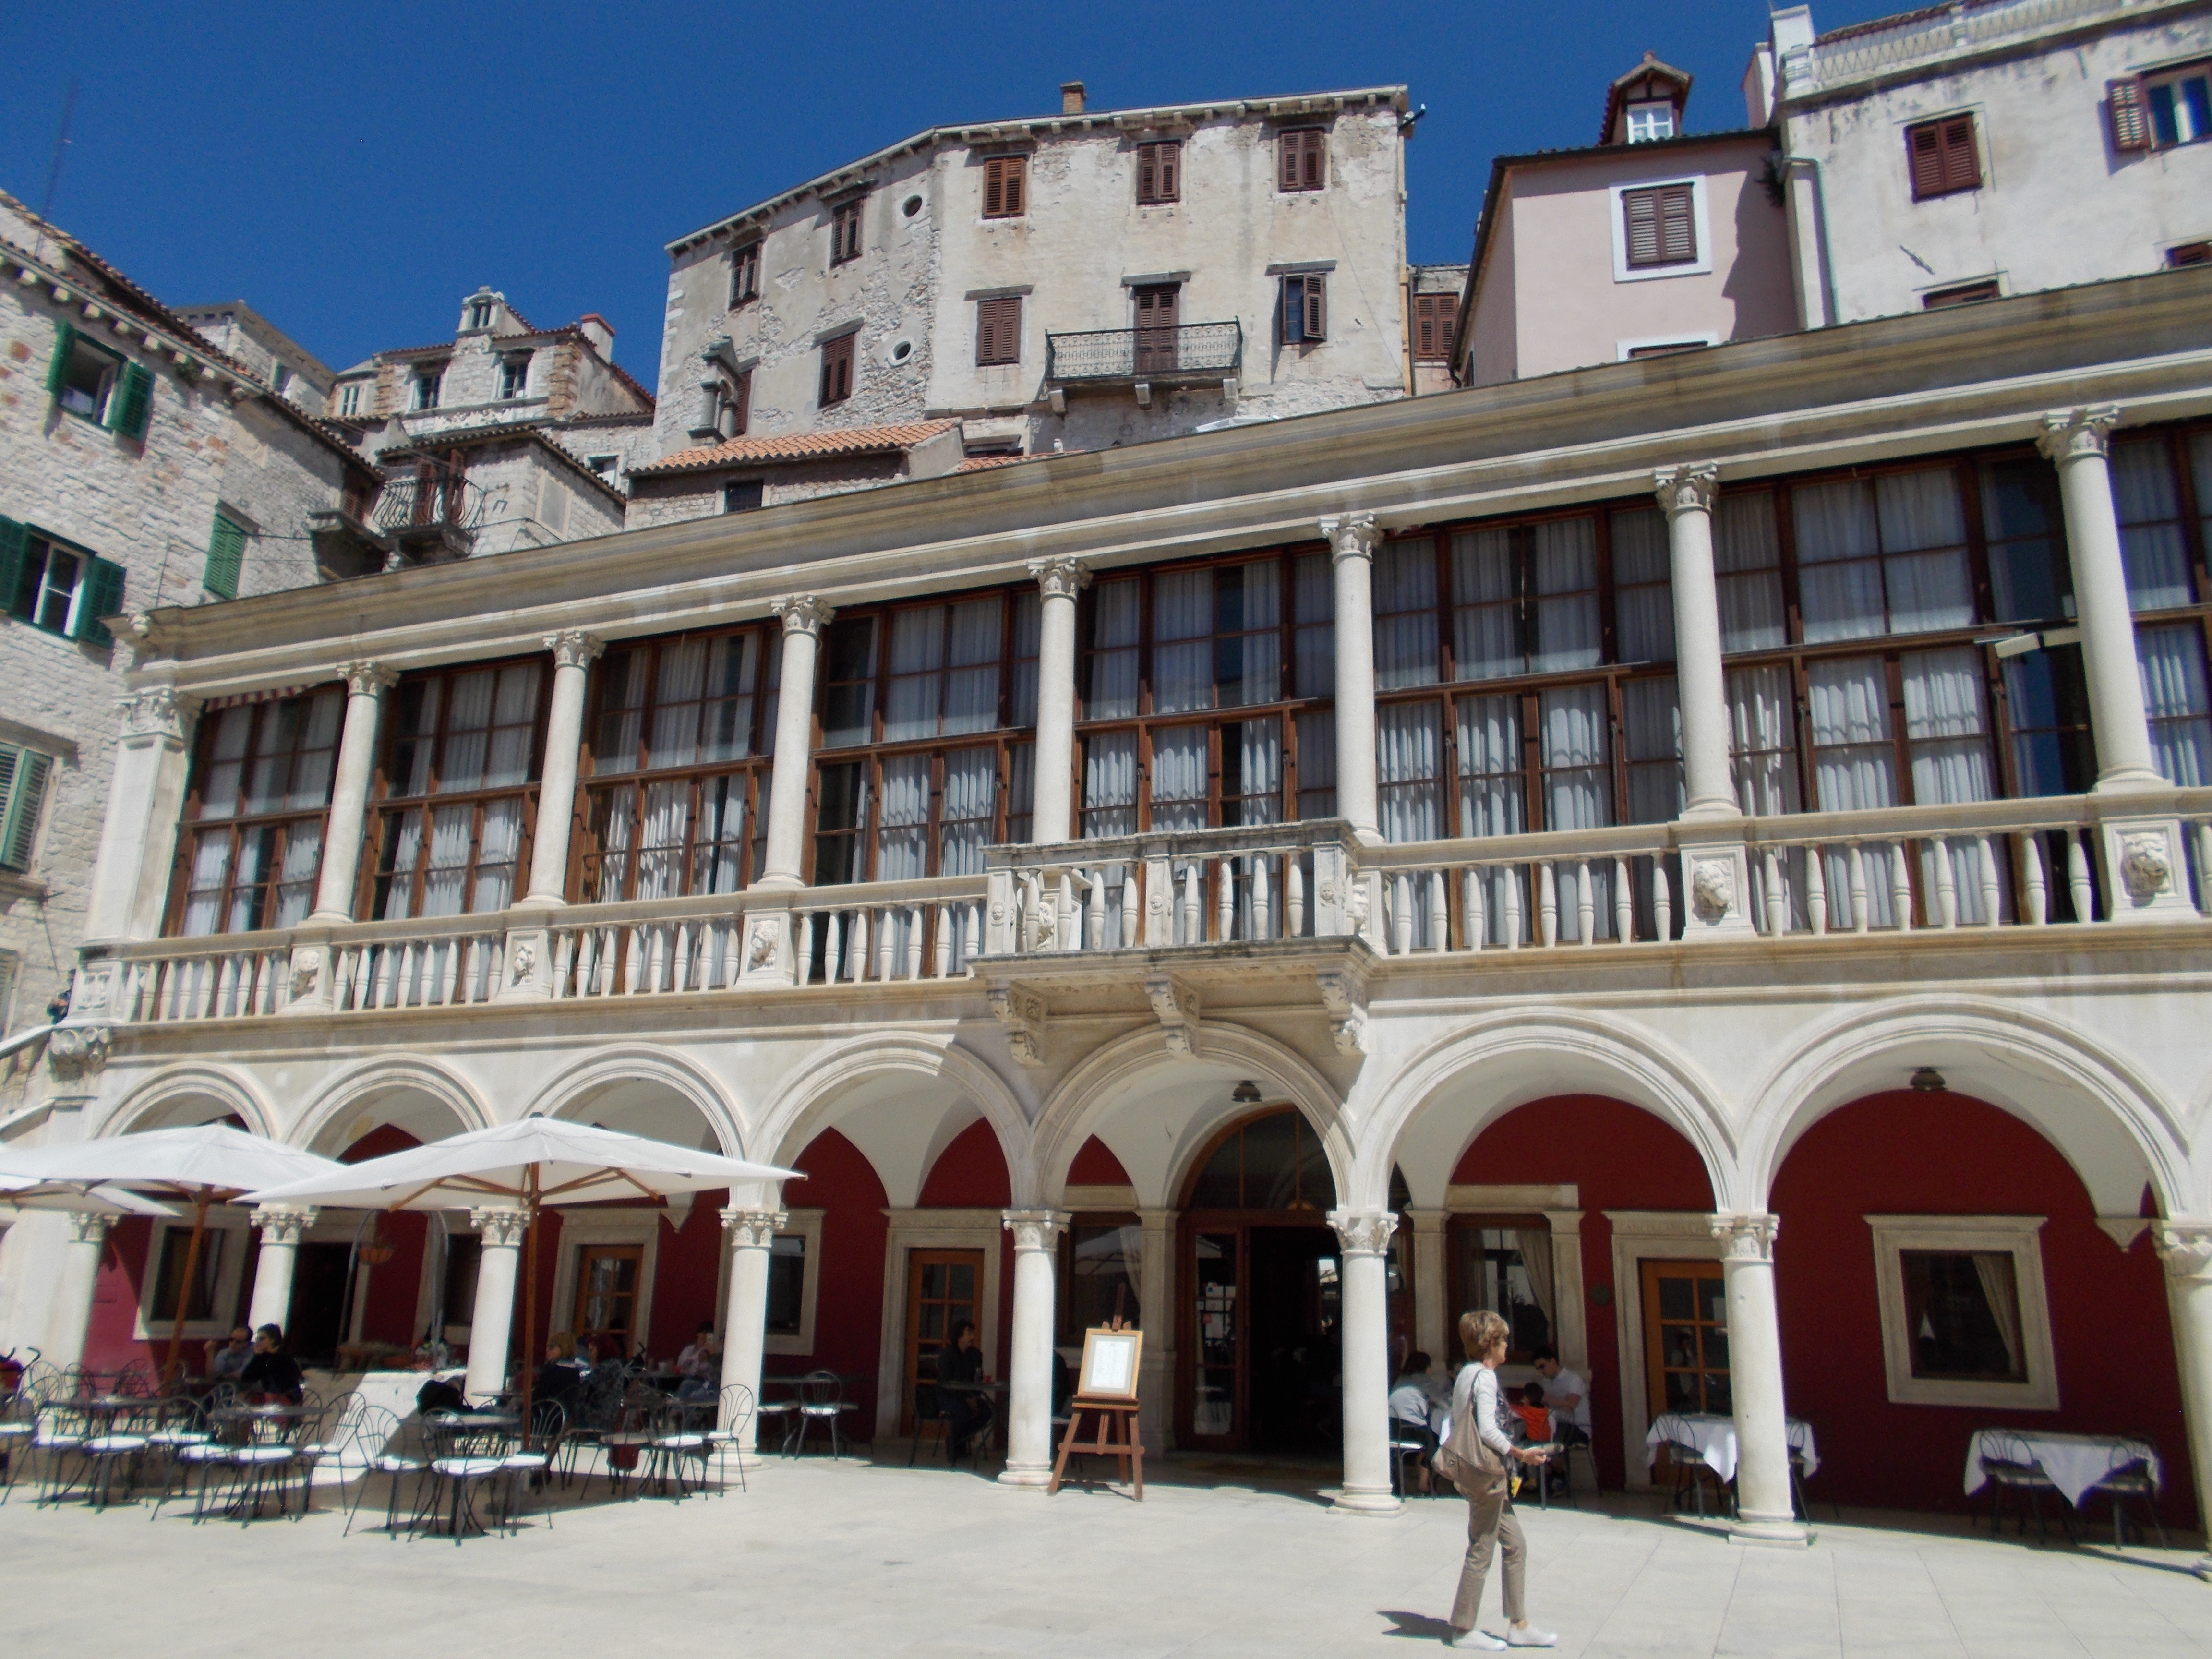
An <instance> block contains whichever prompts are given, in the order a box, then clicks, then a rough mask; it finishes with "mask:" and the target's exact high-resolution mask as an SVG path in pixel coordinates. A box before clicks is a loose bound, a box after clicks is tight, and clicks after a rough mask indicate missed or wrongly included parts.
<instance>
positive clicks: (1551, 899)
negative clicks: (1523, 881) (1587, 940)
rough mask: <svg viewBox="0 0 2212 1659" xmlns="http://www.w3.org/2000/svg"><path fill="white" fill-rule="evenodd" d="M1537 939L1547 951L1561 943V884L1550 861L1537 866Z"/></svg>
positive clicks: (1547, 860)
mask: <svg viewBox="0 0 2212 1659" xmlns="http://www.w3.org/2000/svg"><path fill="white" fill-rule="evenodd" d="M1536 937H1537V939H1538V941H1539V942H1540V943H1541V944H1542V945H1543V946H1544V947H1545V948H1546V949H1547V950H1549V949H1550V948H1551V947H1552V946H1553V945H1557V944H1558V943H1559V878H1558V877H1557V876H1555V875H1554V874H1553V873H1552V860H1549V859H1546V860H1543V861H1542V862H1541V863H1539V864H1538V865H1537V866H1536Z"/></svg>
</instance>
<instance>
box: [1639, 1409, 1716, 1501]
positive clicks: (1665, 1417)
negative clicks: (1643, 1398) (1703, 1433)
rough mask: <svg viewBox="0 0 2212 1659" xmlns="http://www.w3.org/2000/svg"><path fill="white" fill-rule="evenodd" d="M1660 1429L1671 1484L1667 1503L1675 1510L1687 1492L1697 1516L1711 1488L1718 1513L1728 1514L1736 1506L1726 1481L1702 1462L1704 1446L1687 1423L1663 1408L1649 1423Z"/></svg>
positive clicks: (1708, 1464)
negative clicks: (1692, 1433) (1707, 1490)
mask: <svg viewBox="0 0 2212 1659" xmlns="http://www.w3.org/2000/svg"><path fill="white" fill-rule="evenodd" d="M1651 1426H1652V1427H1653V1428H1655V1429H1656V1430H1658V1431H1659V1434H1660V1442H1661V1444H1662V1447H1663V1449H1665V1451H1666V1453H1667V1467H1668V1470H1669V1471H1670V1474H1671V1479H1672V1485H1671V1486H1669V1488H1668V1494H1667V1501H1668V1506H1669V1507H1670V1508H1672V1509H1673V1510H1674V1511H1675V1512H1676V1513H1677V1514H1680V1512H1681V1510H1682V1507H1683V1505H1682V1498H1683V1494H1684V1493H1685V1492H1687V1493H1688V1494H1689V1496H1690V1498H1691V1500H1692V1502H1693V1503H1694V1504H1695V1505H1696V1507H1697V1512H1698V1514H1699V1516H1704V1515H1705V1489H1706V1488H1707V1487H1708V1486H1710V1487H1711V1488H1712V1490H1713V1493H1714V1500H1715V1502H1716V1503H1717V1505H1718V1507H1719V1510H1720V1513H1721V1514H1722V1515H1723V1516H1725V1515H1728V1514H1729V1513H1730V1512H1731V1510H1733V1509H1734V1507H1735V1504H1734V1499H1733V1497H1732V1495H1731V1494H1730V1492H1729V1487H1728V1485H1727V1483H1726V1482H1724V1481H1723V1480H1722V1479H1721V1478H1720V1475H1719V1474H1717V1472H1716V1471H1715V1470H1714V1468H1713V1467H1712V1465H1711V1464H1710V1463H1708V1462H1705V1452H1704V1450H1703V1449H1701V1448H1700V1447H1699V1444H1698V1443H1697V1441H1696V1439H1695V1438H1694V1437H1692V1435H1691V1433H1690V1425H1688V1424H1687V1423H1685V1422H1684V1421H1683V1420H1682V1419H1681V1418H1680V1416H1678V1415H1677V1414H1676V1413H1673V1412H1662V1413H1660V1415H1659V1418H1658V1419H1657V1420H1656V1422H1654V1423H1653V1424H1652V1425H1651Z"/></svg>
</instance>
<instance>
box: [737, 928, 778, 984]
mask: <svg viewBox="0 0 2212 1659" xmlns="http://www.w3.org/2000/svg"><path fill="white" fill-rule="evenodd" d="M780 939H781V932H780V930H779V929H778V928H777V927H776V925H775V923H774V922H773V921H761V922H756V923H754V924H753V936H752V942H751V943H750V945H748V946H747V947H746V950H745V965H746V966H747V967H748V968H750V969H754V970H755V971H756V972H757V971H758V970H759V969H763V968H765V967H767V966H768V965H769V963H772V962H774V961H775V950H776V945H777V944H778V943H779V941H780Z"/></svg>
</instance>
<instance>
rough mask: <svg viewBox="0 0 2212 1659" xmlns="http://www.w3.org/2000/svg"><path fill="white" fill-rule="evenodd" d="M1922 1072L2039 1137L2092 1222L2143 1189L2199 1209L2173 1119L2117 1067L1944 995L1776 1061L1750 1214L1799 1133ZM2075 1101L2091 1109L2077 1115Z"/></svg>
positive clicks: (2012, 1009)
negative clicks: (2083, 1190)
mask: <svg viewBox="0 0 2212 1659" xmlns="http://www.w3.org/2000/svg"><path fill="white" fill-rule="evenodd" d="M1919 1066H1935V1067H1936V1069H1937V1070H1939V1071H1941V1072H1942V1073H1943V1075H1944V1078H1945V1079H1946V1082H1947V1083H1948V1085H1949V1087H1950V1089H1951V1091H1952V1092H1954V1093H1956V1094H1964V1095H1970V1096H1972V1097H1975V1098H1978V1099H1980V1100H1984V1101H1986V1102H1988V1103H1990V1105H1992V1106H1996V1107H1997V1108H1999V1109H2002V1110H2003V1111H2006V1112H2008V1113H2010V1114H2011V1115H2013V1116H2015V1117H2017V1118H2019V1119H2020V1120H2021V1121H2022V1122H2024V1123H2026V1124H2027V1125H2028V1126H2029V1127H2032V1128H2033V1129H2034V1130H2035V1131H2036V1132H2037V1133H2039V1134H2040V1135H2042V1136H2043V1138H2044V1139H2045V1140H2047V1141H2049V1142H2050V1143H2051V1145H2052V1146H2055V1147H2057V1149H2058V1152H2059V1153H2060V1155H2061V1156H2062V1157H2063V1158H2065V1159H2066V1161H2067V1162H2068V1163H2069V1164H2072V1165H2073V1167H2074V1170H2075V1174H2076V1175H2078V1176H2080V1177H2081V1183H2082V1185H2083V1186H2085V1187H2087V1188H2088V1190H2089V1192H2090V1194H2091V1196H2092V1197H2093V1198H2094V1199H2095V1200H2096V1202H2097V1206H2098V1209H2099V1210H2100V1212H2103V1213H2106V1214H2122V1215H2133V1214H2134V1213H2135V1212H2136V1207H2137V1205H2138V1203H2139V1201H2140V1199H2141V1195H2142V1186H2143V1183H2144V1182H2146V1181H2148V1182H2149V1184H2150V1188H2151V1191H2152V1193H2153V1194H2154V1196H2155V1198H2156V1199H2157V1201H2158V1203H2159V1206H2160V1209H2161V1210H2162V1211H2163V1212H2165V1213H2167V1214H2173V1213H2176V1212H2177V1209H2179V1211H2182V1212H2185V1211H2187V1210H2188V1209H2189V1208H2190V1206H2191V1200H2196V1201H2197V1202H2198V1203H2202V1202H2203V1198H2202V1196H2201V1195H2200V1194H2198V1193H2197V1191H2196V1187H2197V1182H2195V1180H2194V1176H2193V1172H2192V1171H2191V1167H2190V1158H2189V1152H2188V1146H2187V1139H2186V1136H2185V1133H2184V1130H2183V1127H2182V1126H2181V1124H2180V1123H2179V1121H2178V1115H2177V1114H2176V1113H2175V1112H2174V1111H2173V1110H2172V1109H2171V1107H2170V1106H2169V1104H2168V1103H2167V1102H2166V1100H2165V1099H2164V1098H2163V1097H2162V1096H2161V1095H2160V1091H2158V1089H2157V1088H2156V1086H2155V1085H2153V1084H2152V1083H2151V1082H2150V1080H2149V1079H2148V1078H2146V1077H2145V1076H2143V1075H2142V1073H2141V1072H2139V1071H2138V1070H2137V1069H2136V1067H2134V1066H2131V1065H2130V1063H2129V1062H2128V1061H2127V1060H2125V1059H2124V1057H2123V1056H2121V1055H2120V1054H2117V1053H2115V1052H2113V1051H2112V1049H2110V1048H2107V1047H2106V1046H2105V1045H2104V1044H2102V1043H2100V1042H2097V1041H2096V1040H2095V1039H2094V1038H2093V1037H2091V1036H2089V1035H2088V1034H2087V1033H2086V1032H2084V1031H2082V1030H2080V1029H2078V1028H2077V1027H2074V1026H2070V1025H2067V1024H2063V1023H2061V1022H2060V1021H2057V1020H2055V1019H2052V1018H2050V1017H2048V1016H2046V1015H2043V1014H2039V1013H2033V1012H2027V1011H2025V1010H2023V1009H2021V1008H2020V1007H2019V1006H2016V1005H2013V1004H2006V1003H1998V1002H1995V1001H1989V1000H1980V999H1974V998H1960V997H1945V998H1912V999H1906V1000H1893V1001H1889V1002H1884V1003H1879V1004H1876V1005H1875V1006H1870V1007H1866V1008H1859V1009H1854V1010H1852V1011H1851V1012H1849V1013H1846V1014H1845V1015H1844V1016H1843V1017H1842V1018H1838V1019H1836V1020H1834V1021H1832V1022H1830V1023H1829V1024H1827V1025H1826V1026H1825V1027H1823V1028H1822V1029H1820V1030H1818V1031H1816V1032H1814V1033H1813V1034H1812V1035H1811V1036H1808V1037H1807V1038H1805V1039H1804V1040H1803V1041H1802V1042H1800V1043H1799V1044H1798V1045H1797V1046H1796V1048H1794V1049H1792V1050H1791V1051H1790V1053H1788V1054H1784V1056H1783V1057H1782V1058H1781V1060H1778V1062H1777V1063H1776V1065H1775V1066H1774V1067H1773V1068H1772V1070H1771V1072H1770V1073H1768V1075H1767V1077H1766V1078H1765V1079H1763V1080H1762V1083H1761V1085H1760V1086H1759V1089H1758V1090H1757V1091H1755V1093H1754V1094H1753V1099H1755V1100H1756V1101H1757V1102H1758V1107H1757V1109H1756V1110H1755V1111H1754V1112H1753V1115H1752V1117H1751V1120H1750V1125H1749V1129H1748V1132H1747V1134H1746V1136H1745V1145H1744V1149H1743V1166H1744V1177H1745V1178H1744V1188H1743V1190H1744V1192H1745V1194H1747V1200H1748V1201H1747V1207H1759V1208H1763V1207H1765V1203H1766V1200H1767V1196H1768V1194H1770V1193H1771V1190H1772V1188H1773V1183H1774V1178H1775V1176H1777V1174H1778V1173H1779V1171H1780V1170H1781V1168H1782V1164H1783V1162H1784V1159H1785V1158H1788V1157H1789V1155H1790V1148H1791V1147H1792V1146H1795V1145H1796V1142H1797V1140H1798V1139H1799V1137H1801V1136H1802V1134H1803V1133H1804V1132H1805V1131H1806V1130H1807V1129H1808V1128H1810V1127H1812V1126H1813V1125H1814V1123H1817V1122H1819V1121H1820V1119H1822V1118H1823V1117H1826V1115H1828V1114H1829V1113H1830V1112H1832V1111H1834V1110H1836V1109H1838V1108H1839V1107H1841V1106H1844V1105H1847V1104H1849V1103H1850V1102H1851V1101H1853V1100H1855V1099H1857V1098H1859V1097H1862V1096H1864V1095H1869V1094H1875V1093H1880V1092H1881V1091H1884V1090H1887V1089H1895V1088H1899V1087H1900V1086H1902V1085H1904V1084H1905V1080H1906V1079H1908V1078H1909V1077H1910V1076H1911V1073H1912V1072H1913V1071H1914V1070H1915V1069H1916V1068H1917V1067H1919ZM2083 1102H2087V1103H2090V1104H2091V1105H2092V1106H2093V1108H2094V1109H2093V1110H2092V1111H2089V1112H2083V1111H2081V1110H2080V1109H2079V1107H2080V1104H2081V1103H2083Z"/></svg>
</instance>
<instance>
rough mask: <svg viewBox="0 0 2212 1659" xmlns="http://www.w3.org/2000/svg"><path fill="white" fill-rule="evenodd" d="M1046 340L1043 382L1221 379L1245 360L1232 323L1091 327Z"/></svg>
mask: <svg viewBox="0 0 2212 1659" xmlns="http://www.w3.org/2000/svg"><path fill="white" fill-rule="evenodd" d="M1243 359H1244V327H1243V324H1241V323H1237V322H1234V321H1231V322H1226V323H1181V324H1177V325H1176V326H1174V327H1172V328H1093V329H1085V330H1084V331H1082V332H1080V333H1076V334H1048V335H1046V336H1045V371H1044V374H1045V379H1046V380H1057V381H1063V382H1065V381H1073V380H1174V379H1176V378H1179V377H1180V378H1188V379H1191V380H1222V379H1225V378H1226V377H1228V376H1230V375H1232V374H1236V372H1237V367H1238V365H1239V364H1241V363H1242V362H1243Z"/></svg>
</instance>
